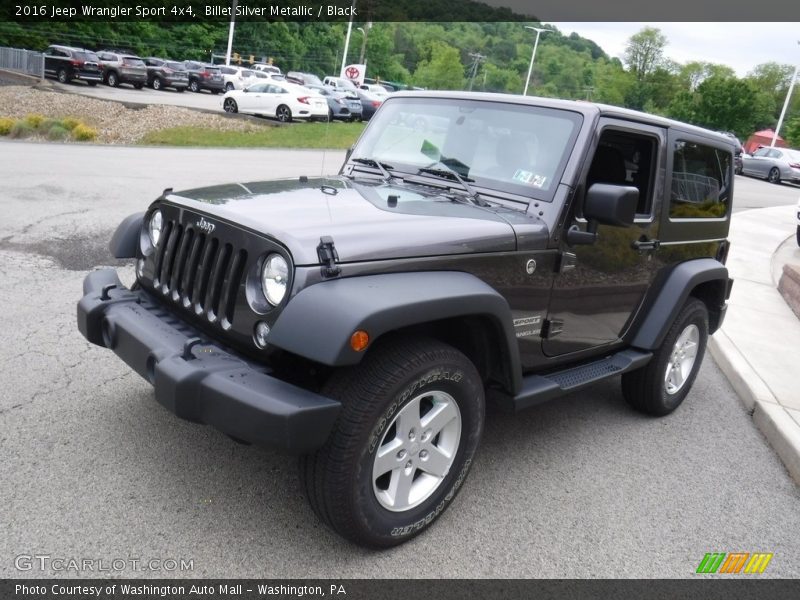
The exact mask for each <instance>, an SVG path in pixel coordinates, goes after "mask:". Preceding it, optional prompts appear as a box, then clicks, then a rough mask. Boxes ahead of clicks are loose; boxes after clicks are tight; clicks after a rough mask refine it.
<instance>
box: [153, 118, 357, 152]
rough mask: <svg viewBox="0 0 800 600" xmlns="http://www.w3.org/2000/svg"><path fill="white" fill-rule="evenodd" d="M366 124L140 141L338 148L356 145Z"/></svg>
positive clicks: (157, 135)
mask: <svg viewBox="0 0 800 600" xmlns="http://www.w3.org/2000/svg"><path fill="white" fill-rule="evenodd" d="M364 125H365V124H364V123H294V124H292V125H289V126H285V127H259V128H258V129H257V130H254V131H220V130H218V129H207V128H204V127H172V128H170V129H161V130H159V131H151V132H150V133H148V134H146V135H145V136H144V137H143V138H142V139H141V140H140V141H139V143H140V144H144V145H148V146H210V147H223V148H337V149H346V148H349V147H350V146H352V145H353V143H354V142H355V141H356V139H357V138H358V136H359V135H361V132H362V131H363V130H364Z"/></svg>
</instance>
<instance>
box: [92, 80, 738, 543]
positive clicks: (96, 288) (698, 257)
mask: <svg viewBox="0 0 800 600" xmlns="http://www.w3.org/2000/svg"><path fill="white" fill-rule="evenodd" d="M420 117H424V122H425V123H426V126H425V127H416V126H413V124H414V123H417V122H419V121H420ZM733 152H734V143H733V142H732V141H731V140H730V139H729V138H727V137H725V136H724V135H721V134H717V133H714V132H711V131H707V130H704V129H700V128H697V127H693V126H690V125H685V124H683V123H678V122H675V121H671V120H667V119H664V118H661V117H655V116H651V115H648V114H643V113H640V112H634V111H629V110H625V109H621V108H616V107H610V106H603V105H596V104H591V103H588V102H568V101H562V100H552V99H543V98H532V97H522V96H510V95H500V94H478V93H459V92H403V93H399V94H396V95H393V96H391V97H389V98H388V99H387V100H386V101H385V102H384V104H383V106H382V107H381V110H379V111H378V112H377V113H376V115H375V117H374V118H373V119H372V120H371V121H370V123H369V125H368V126H367V128H366V130H365V131H364V133H363V134H362V136H361V137H360V139H359V140H358V142H357V144H356V145H355V147H354V148H353V149H352V151H351V152H349V153H348V157H347V160H346V162H345V164H344V165H343V166H342V169H341V171H340V174H339V176H338V177H335V178H326V179H309V178H305V177H301V178H299V179H287V180H280V181H264V182H253V183H245V184H241V185H221V186H217V187H211V188H204V189H193V190H187V191H183V192H173V191H172V190H171V189H167V190H165V192H164V193H163V195H162V196H161V197H160V198H158V199H157V200H156V201H155V202H153V203H152V204H150V206H149V207H148V208H147V210H146V211H145V212H144V213H139V214H136V215H131V216H130V217H128V218H127V219H126V220H125V221H124V222H123V223H122V224H121V225H120V226H119V228H118V229H117V231H116V233H115V234H114V236H113V238H112V240H111V245H110V248H111V251H112V254H113V255H114V256H116V257H119V258H133V259H134V260H135V272H136V285H135V286H134V287H133V288H132V289H127V288H125V287H124V286H123V285H122V283H120V280H119V279H118V277H117V275H116V273H115V271H113V270H111V269H106V270H99V271H95V272H93V273H91V274H90V275H89V276H88V277H87V278H86V280H85V282H84V294H85V296H84V297H83V299H82V300H81V301H80V302H79V304H78V327H79V329H80V331H81V332H82V333H83V335H84V336H86V338H87V339H88V340H89V341H90V342H92V343H94V344H97V345H99V346H104V347H106V348H110V349H112V350H113V351H114V352H115V353H116V354H117V355H118V356H120V357H121V358H122V359H123V360H124V361H125V362H127V363H128V364H129V365H130V366H131V367H132V368H133V369H135V370H136V371H137V372H138V373H139V374H140V375H142V377H144V378H146V379H147V380H148V381H150V382H151V383H152V384H153V386H154V388H155V397H156V400H157V401H158V402H160V403H161V404H163V405H164V406H165V407H167V408H168V409H169V410H171V411H172V412H174V413H175V414H176V415H178V416H179V417H181V418H184V419H188V420H190V421H196V422H200V423H207V424H209V425H212V426H214V427H216V428H218V429H219V430H221V431H223V432H225V433H227V434H228V435H230V436H231V437H233V438H235V439H237V440H240V441H246V442H251V443H256V444H263V445H273V446H278V447H280V448H283V449H285V450H288V451H291V452H295V453H298V454H300V455H302V459H301V461H300V477H301V480H302V483H303V486H304V488H305V491H306V493H307V496H308V499H309V501H310V503H311V505H312V507H313V508H314V510H315V511H316V514H317V515H318V516H319V518H320V519H321V520H322V521H324V522H325V523H327V524H328V525H330V526H331V527H332V528H333V529H334V530H336V531H337V532H339V533H340V534H341V535H343V536H345V537H347V538H349V539H351V540H353V541H355V542H357V543H360V544H364V545H367V546H373V547H385V546H392V545H395V544H398V543H401V542H403V541H405V540H408V539H409V538H411V537H413V536H414V535H416V534H418V533H419V532H420V531H422V530H424V529H425V528H426V527H428V526H429V525H430V524H431V523H432V522H433V521H434V520H436V518H437V517H438V516H440V515H441V513H442V512H443V511H444V510H445V509H446V508H447V507H448V506H449V505H450V503H451V501H452V500H453V498H454V497H455V495H456V494H457V493H458V490H459V488H460V487H461V486H462V484H463V483H464V481H465V478H466V476H467V473H468V472H469V468H470V465H471V464H472V462H473V460H474V457H475V452H476V450H477V448H478V444H479V441H480V438H481V433H482V430H483V426H484V418H485V416H484V404H485V401H491V402H493V403H494V404H496V405H497V406H498V407H500V408H501V409H505V410H508V411H518V410H522V409H524V408H528V407H531V406H534V405H536V404H539V403H541V402H545V401H549V400H553V399H556V398H559V397H561V396H563V395H565V394H568V393H570V392H572V391H573V390H577V389H579V388H581V387H584V386H586V385H590V384H592V383H594V382H597V381H600V380H603V379H608V378H614V377H617V376H621V381H622V394H623V396H624V397H625V399H626V400H627V402H628V403H629V404H631V405H632V406H633V407H634V408H636V409H638V410H641V411H643V412H645V413H647V414H650V415H658V416H660V415H666V414H669V413H670V412H672V411H673V410H675V409H676V408H677V407H678V406H679V405H680V404H681V403H682V402H683V401H684V399H685V398H686V396H687V394H689V391H690V389H691V387H692V384H693V382H694V380H695V377H696V376H697V373H698V370H699V368H700V364H701V362H702V360H703V355H704V353H705V349H706V341H707V339H708V336H709V335H710V334H712V333H713V332H714V331H715V330H716V329H717V328H719V326H720V324H721V323H722V321H723V318H724V316H725V310H726V302H727V298H728V296H729V294H730V290H731V285H732V281H731V280H730V279H729V277H728V271H727V269H726V268H725V264H724V263H725V259H726V256H727V251H728V242H727V240H726V237H727V233H728V227H729V223H730V216H731V206H732V203H733V183H734V177H733ZM101 393H102V392H101ZM694 401H695V402H701V401H702V398H695V399H694ZM154 468H159V467H158V465H154Z"/></svg>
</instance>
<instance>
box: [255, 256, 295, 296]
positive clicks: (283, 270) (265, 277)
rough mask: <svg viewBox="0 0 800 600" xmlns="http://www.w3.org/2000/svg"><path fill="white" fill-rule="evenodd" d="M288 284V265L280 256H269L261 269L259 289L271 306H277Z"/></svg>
mask: <svg viewBox="0 0 800 600" xmlns="http://www.w3.org/2000/svg"><path fill="white" fill-rule="evenodd" d="M288 284H289V265H288V264H286V259H285V258H283V257H282V256H281V255H280V254H270V255H269V256H268V257H267V259H266V260H265V261H264V266H263V267H262V269H261V288H262V289H263V290H264V295H265V296H266V297H267V300H268V301H269V303H270V304H272V306H278V304H280V303H281V300H283V297H284V296H285V295H286V290H287V286H288Z"/></svg>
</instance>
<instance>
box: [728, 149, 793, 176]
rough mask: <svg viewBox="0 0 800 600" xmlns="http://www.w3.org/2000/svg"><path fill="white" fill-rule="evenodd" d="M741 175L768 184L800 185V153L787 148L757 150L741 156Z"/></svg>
mask: <svg viewBox="0 0 800 600" xmlns="http://www.w3.org/2000/svg"><path fill="white" fill-rule="evenodd" d="M742 173H744V174H745V175H752V176H754V177H763V178H764V179H766V180H767V181H769V182H770V183H780V182H781V181H790V182H793V183H800V151H798V150H790V149H788V148H767V147H766V146H765V147H763V148H759V149H758V150H756V151H755V152H754V153H753V154H752V155H747V154H744V155H742Z"/></svg>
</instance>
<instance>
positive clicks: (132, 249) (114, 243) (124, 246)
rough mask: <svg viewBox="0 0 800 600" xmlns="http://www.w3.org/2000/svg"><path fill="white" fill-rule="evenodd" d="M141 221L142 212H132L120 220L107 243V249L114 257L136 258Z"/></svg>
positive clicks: (142, 221) (142, 218)
mask: <svg viewBox="0 0 800 600" xmlns="http://www.w3.org/2000/svg"><path fill="white" fill-rule="evenodd" d="M143 223H144V213H143V212H140V213H135V214H132V215H130V216H127V217H125V218H124V219H123V220H122V223H120V224H119V226H118V227H117V230H116V231H115V232H114V235H113V236H111V241H110V242H109V243H108V249H109V251H110V252H111V255H112V256H113V257H114V258H136V249H137V248H138V247H139V236H140V235H141V231H142V224H143Z"/></svg>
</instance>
